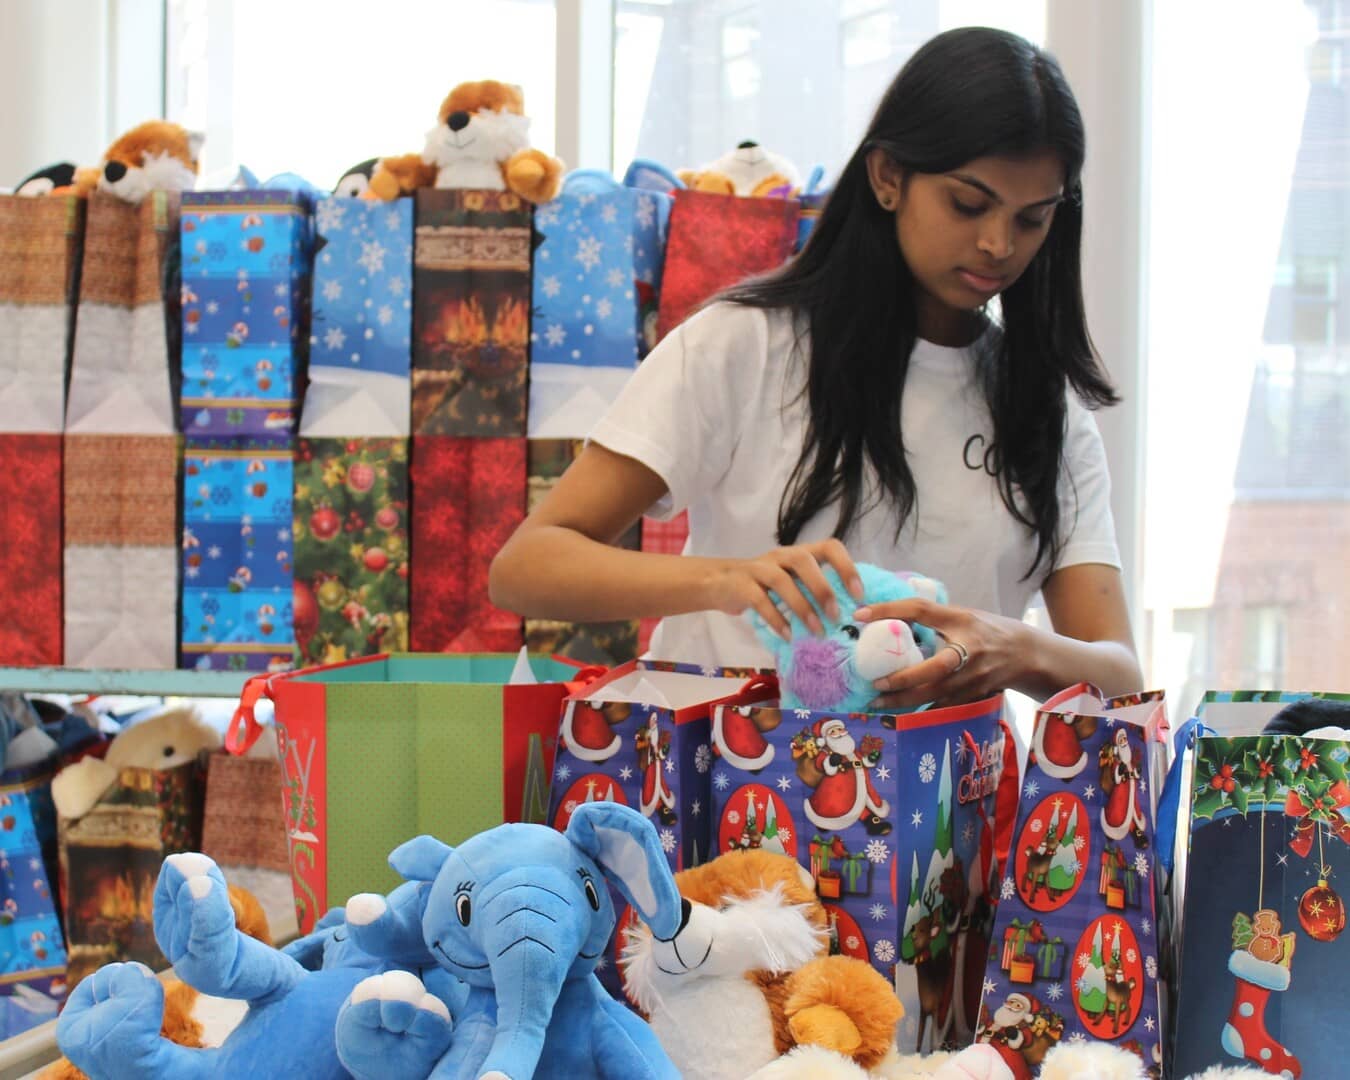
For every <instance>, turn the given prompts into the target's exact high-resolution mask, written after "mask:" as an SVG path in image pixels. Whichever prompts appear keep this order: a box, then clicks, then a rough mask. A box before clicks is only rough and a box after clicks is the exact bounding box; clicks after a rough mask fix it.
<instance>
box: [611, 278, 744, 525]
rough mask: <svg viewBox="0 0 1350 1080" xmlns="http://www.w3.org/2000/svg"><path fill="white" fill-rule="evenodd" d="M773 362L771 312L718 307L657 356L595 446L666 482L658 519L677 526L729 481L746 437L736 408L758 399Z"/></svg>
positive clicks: (680, 330)
mask: <svg viewBox="0 0 1350 1080" xmlns="http://www.w3.org/2000/svg"><path fill="white" fill-rule="evenodd" d="M766 354H767V330H766V323H765V316H764V313H763V312H761V311H758V310H755V309H752V308H743V307H736V306H733V305H729V304H715V305H713V306H711V307H709V308H707V309H706V310H704V311H702V312H700V313H699V314H697V315H695V316H694V317H693V318H692V319H689V320H688V321H686V322H684V323H682V324H681V325H680V326H678V327H676V328H675V329H674V330H673V331H671V333H670V334H668V335H667V336H666V337H665V339H664V340H662V341H661V343H660V344H659V345H657V346H656V348H654V349H653V350H652V351H651V353H650V354H649V355H648V356H647V358H646V359H645V360H644V361H643V362H642V363H641V365H640V366H639V367H638V369H637V371H635V372H634V373H633V376H632V378H631V379H629V380H628V382H627V384H625V386H624V388H623V390H622V391H621V392H620V394H619V397H618V398H617V400H615V402H614V404H613V405H612V406H611V407H610V409H609V411H608V412H607V413H606V414H605V415H604V417H602V418H601V420H600V422H599V423H598V424H597V425H596V426H595V428H594V430H593V431H592V432H591V435H590V441H592V442H595V443H598V444H599V445H601V446H603V447H605V448H606V449H608V450H612V451H614V452H615V453H616V454H623V455H624V456H625V457H630V458H633V459H635V460H636V461H640V462H641V463H642V464H643V465H646V466H647V468H649V469H651V470H652V472H654V473H656V475H657V476H659V477H661V479H662V480H664V481H665V484H666V488H667V491H668V494H667V495H666V496H665V497H663V498H662V499H661V500H660V501H659V502H658V503H657V504H656V505H655V506H654V507H652V508H651V509H650V510H648V514H649V515H650V516H651V517H654V518H657V519H658V520H669V519H670V518H672V517H674V516H675V515H677V514H679V513H680V512H681V511H683V510H686V509H688V507H689V504H690V503H691V502H692V501H694V500H695V499H696V498H698V497H699V495H700V494H701V493H703V492H706V491H708V490H710V489H711V488H712V487H713V486H714V485H716V483H717V482H718V481H719V480H720V479H721V478H722V477H723V476H724V475H725V474H726V472H727V469H728V467H729V466H730V464H731V456H732V453H733V451H734V449H735V447H736V442H737V440H738V438H739V435H740V431H739V423H738V418H739V416H740V414H741V412H742V410H738V409H737V407H736V402H738V401H740V402H744V401H746V400H747V399H748V396H749V395H752V394H753V393H754V392H755V386H756V384H757V383H758V382H759V380H760V379H761V378H762V376H763V371H764V366H765V362H766Z"/></svg>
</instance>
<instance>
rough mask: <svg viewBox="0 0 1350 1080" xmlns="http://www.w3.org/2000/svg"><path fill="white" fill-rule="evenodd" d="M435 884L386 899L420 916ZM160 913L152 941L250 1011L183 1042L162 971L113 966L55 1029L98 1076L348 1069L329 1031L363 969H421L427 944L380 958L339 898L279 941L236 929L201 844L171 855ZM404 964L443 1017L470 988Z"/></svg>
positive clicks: (335, 1073)
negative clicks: (221, 1035)
mask: <svg viewBox="0 0 1350 1080" xmlns="http://www.w3.org/2000/svg"><path fill="white" fill-rule="evenodd" d="M428 892H429V890H428V888H427V887H426V886H425V885H424V884H421V883H417V882H408V883H405V884H403V885H400V886H399V887H398V888H396V889H395V890H394V891H393V892H392V893H390V894H389V896H388V897H387V898H382V900H383V902H384V904H385V907H386V909H387V910H389V911H391V912H397V913H399V914H400V916H401V917H402V918H404V919H408V918H416V917H418V915H417V914H415V913H420V911H421V909H422V906H423V904H424V902H425V900H426V897H427V894H428ZM154 917H155V940H156V942H157V943H158V944H159V947H160V950H161V951H162V952H163V953H164V955H165V956H166V957H168V959H169V960H170V961H171V962H172V963H173V965H174V970H175V972H176V973H177V975H178V977H179V978H180V979H182V980H183V981H184V982H185V983H187V984H188V985H189V986H192V987H195V988H196V989H197V990H199V991H200V992H201V993H203V994H210V995H213V996H215V997H223V998H233V999H236V1000H242V1001H247V1002H248V1005H249V1009H248V1012H247V1013H246V1014H245V1016H244V1019H243V1020H242V1021H241V1022H240V1024H239V1026H238V1027H237V1028H235V1030H234V1031H233V1032H231V1033H230V1035H229V1037H228V1038H227V1039H226V1040H225V1041H224V1043H223V1044H222V1045H221V1046H220V1047H217V1048H212V1049H192V1048H188V1047H184V1046H179V1045H177V1044H176V1043H173V1042H170V1041H169V1040H168V1039H165V1038H162V1037H161V1036H160V1022H161V1020H162V1017H163V1012H164V988H163V985H162V984H161V983H160V981H159V979H157V978H156V977H155V976H154V974H153V973H152V972H151V971H150V969H149V968H147V967H145V966H144V965H143V964H135V963H130V964H108V965H107V966H105V967H102V968H100V969H99V970H98V971H96V972H94V973H93V974H92V975H90V976H88V977H87V978H86V979H84V980H83V981H82V982H81V983H80V984H79V985H78V986H77V987H76V988H75V990H74V992H73V993H72V994H71V997H70V1001H69V1002H68V1004H67V1005H66V1008H65V1011H64V1012H62V1014H61V1019H60V1021H59V1022H58V1024H57V1028H56V1038H57V1042H58V1043H59V1044H60V1047H61V1051H62V1052H63V1053H64V1054H65V1055H66V1057H68V1058H69V1059H70V1060H71V1061H72V1062H74V1063H75V1065H77V1066H78V1067H79V1068H80V1069H82V1070H83V1071H84V1072H85V1073H87V1074H88V1075H89V1076H91V1077H93V1078H95V1080H123V1078H126V1080H132V1078H142V1077H146V1076H172V1077H175V1078H179V1077H183V1078H189V1080H191V1078H195V1077H224V1076H257V1075H267V1076H285V1077H287V1078H288V1080H297V1078H313V1080H330V1078H339V1077H346V1076H347V1072H346V1070H345V1069H343V1067H342V1064H341V1062H340V1061H339V1060H338V1056H337V1049H336V1046H335V1043H334V1035H333V1032H334V1026H335V1024H336V1021H337V1016H338V1011H339V1009H340V1008H341V1007H342V1004H343V1002H344V1001H345V1000H346V998H347V996H348V995H349V994H350V993H351V992H352V990H353V988H354V987H356V986H357V985H358V984H359V983H360V982H361V980H362V979H364V978H367V977H368V976H370V975H372V974H376V973H382V972H388V971H391V970H394V969H398V968H399V965H400V963H402V962H405V961H406V962H408V964H409V967H412V968H414V969H415V968H417V966H418V965H417V961H418V960H419V958H420V957H421V956H422V955H423V954H424V952H425V950H418V951H417V952H416V953H413V954H409V953H400V952H399V950H398V947H397V946H398V943H397V942H396V941H390V942H388V945H389V948H388V950H387V951H386V952H382V953H381V954H380V955H378V956H377V955H372V954H370V953H367V952H365V951H363V950H362V949H361V947H360V946H359V944H358V943H357V942H356V941H355V940H354V939H353V938H352V936H351V935H350V933H348V928H347V926H346V921H345V915H344V912H343V910H342V909H341V908H334V909H333V910H332V911H330V912H328V914H327V915H325V916H324V917H323V919H321V920H320V921H319V923H318V925H317V927H316V928H315V930H314V932H313V933H312V934H309V935H307V936H305V937H303V938H301V939H299V940H298V941H295V942H293V943H292V944H290V945H288V946H287V947H286V948H285V949H284V950H278V949H273V948H271V947H270V946H267V945H264V944H262V942H260V941H256V940H254V939H253V938H251V937H248V936H246V935H244V934H242V933H240V932H239V930H238V928H237V927H236V926H235V919H234V911H233V909H232V908H231V907H230V902H229V896H228V893H227V891H226V886H225V879H224V877H223V876H222V875H221V872H220V869H219V867H217V866H216V864H215V863H214V862H212V861H211V860H210V859H209V858H207V857H206V856H205V855H200V854H197V853H195V852H189V853H184V854H180V855H170V856H169V857H168V858H167V859H165V860H164V865H163V866H162V867H161V868H160V873H159V881H158V882H157V884H156V886H155V900H154ZM399 973H401V974H402V975H403V976H404V977H405V978H406V979H410V980H412V981H413V982H416V983H417V984H418V986H419V988H421V993H422V994H423V995H425V996H426V998H427V1000H426V1001H425V1002H421V1004H422V1005H423V1007H425V1008H431V1009H435V1010H436V1011H437V1012H438V1014H439V1015H441V1016H442V1017H443V1018H444V1019H445V1020H446V1022H449V1018H450V1016H451V1010H452V1009H454V1008H458V1007H459V1006H461V1005H462V1003H463V1001H464V999H465V997H466V996H467V987H465V986H464V985H463V984H462V983H460V982H458V980H455V979H453V978H452V977H450V976H449V975H448V974H443V973H439V972H437V970H436V969H435V968H431V969H430V970H424V971H423V974H425V975H426V976H427V981H428V983H429V984H430V985H431V987H432V989H431V991H428V990H427V989H426V988H425V987H424V986H423V984H422V982H421V981H420V980H418V978H417V977H416V976H415V975H413V974H412V973H411V972H410V971H408V970H402V971H400V972H399ZM419 1000H420V999H419Z"/></svg>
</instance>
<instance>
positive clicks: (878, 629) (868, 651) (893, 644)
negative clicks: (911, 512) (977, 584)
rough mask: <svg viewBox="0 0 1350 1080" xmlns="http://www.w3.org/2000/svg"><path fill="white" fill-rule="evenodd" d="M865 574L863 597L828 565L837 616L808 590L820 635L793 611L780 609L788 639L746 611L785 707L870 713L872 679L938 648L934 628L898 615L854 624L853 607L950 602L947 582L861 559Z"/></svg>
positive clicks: (860, 570) (826, 570) (861, 571)
mask: <svg viewBox="0 0 1350 1080" xmlns="http://www.w3.org/2000/svg"><path fill="white" fill-rule="evenodd" d="M857 569H858V576H859V577H860V578H861V579H862V586H863V600H862V603H861V604H860V603H859V602H858V601H857V600H855V599H854V598H853V596H852V595H850V593H849V591H848V589H847V588H845V587H844V583H843V581H842V580H841V579H840V577H839V574H838V573H837V572H836V571H835V569H834V567H832V566H824V567H822V570H823V571H824V574H825V579H826V580H827V581H828V582H829V583H830V587H831V588H832V589H833V590H834V596H835V602H836V603H837V604H838V606H839V618H838V619H831V618H830V617H829V615H827V614H826V613H825V612H824V611H823V610H822V609H821V607H820V605H819V604H818V603H817V602H816V600H815V598H814V597H813V596H811V595H810V594H809V593H808V594H807V599H808V600H809V601H810V603H811V605H812V607H814V608H815V609H816V613H817V614H818V615H819V616H820V621H821V623H822V624H823V625H824V627H825V634H824V636H823V637H818V636H817V635H815V634H813V633H812V632H811V630H810V628H809V627H807V625H806V624H805V623H804V622H802V620H801V619H800V618H798V617H797V615H796V614H795V613H793V612H792V611H790V610H788V609H786V608H783V605H782V604H780V605H779V607H780V608H782V609H783V613H784V615H786V617H787V620H788V624H789V627H790V629H791V632H792V639H791V640H790V641H784V640H783V639H782V638H781V637H779V636H778V634H777V633H775V632H774V631H773V630H772V629H771V628H770V627H769V625H768V624H767V623H766V622H764V620H763V619H762V618H761V617H760V616H759V615H758V614H757V613H755V612H751V613H750V615H749V616H748V617H749V618H750V620H751V622H752V623H753V624H754V627H755V630H756V632H757V633H758V635H759V639H760V641H761V642H763V644H764V646H765V648H767V649H768V650H769V651H770V652H771V653H773V657H774V664H775V666H776V667H777V669H778V679H779V686H780V689H781V698H780V704H781V705H782V707H783V708H785V709H814V710H816V711H818V712H836V713H856V712H865V711H866V710H867V707H868V705H869V704H870V703H871V702H872V701H873V699H875V698H876V696H877V692H876V690H875V689H874V688H873V686H872V684H873V682H874V681H875V680H877V679H879V678H881V677H882V676H884V675H890V674H891V673H892V672H896V671H900V670H901V669H903V668H907V667H911V666H912V665H914V664H917V663H918V662H919V661H920V660H922V659H924V658H925V657H929V656H932V655H933V654H934V652H936V651H937V649H938V648H940V647H941V640H940V639H939V638H938V635H937V632H936V631H934V630H933V629H932V628H930V627H927V626H923V625H921V624H919V623H914V624H913V625H911V624H909V623H906V622H904V621H903V620H900V619H878V620H876V621H875V622H870V623H864V624H862V625H855V624H854V623H853V621H852V614H853V612H854V611H856V610H857V609H858V608H859V607H861V606H863V604H881V603H886V602H888V601H891V600H908V599H910V598H911V597H922V598H925V599H928V600H933V601H936V602H937V603H939V604H945V603H946V602H947V588H946V586H945V585H943V584H942V583H941V582H940V581H937V580H935V579H933V578H927V577H923V576H922V575H920V574H911V573H893V572H891V571H890V570H883V569H881V567H879V566H872V565H871V564H869V563H859V564H858V567H857Z"/></svg>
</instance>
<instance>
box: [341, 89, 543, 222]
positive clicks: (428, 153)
mask: <svg viewBox="0 0 1350 1080" xmlns="http://www.w3.org/2000/svg"><path fill="white" fill-rule="evenodd" d="M529 129H530V121H529V119H528V118H527V117H526V116H525V99H524V97H523V95H522V94H521V92H520V89H519V88H518V87H515V86H508V85H507V84H506V83H500V82H495V81H494V80H492V79H487V80H485V81H483V82H466V83H460V85H458V86H456V87H455V88H454V89H453V90H451V91H450V93H449V95H448V96H447V97H446V99H445V100H444V101H443V102H441V111H440V113H439V114H438V117H437V122H436V126H435V127H434V128H432V129H431V130H430V131H429V132H428V133H427V145H426V149H425V150H423V151H422V153H421V154H404V155H402V156H401V157H392V158H385V159H384V160H383V161H381V162H380V163H379V165H378V166H376V168H375V172H374V174H373V175H372V176H371V178H370V187H369V189H368V190H367V191H366V197H368V198H378V199H384V200H386V201H387V200H389V199H396V198H398V197H399V196H400V195H408V194H411V193H412V192H414V191H416V190H417V189H418V188H425V187H438V188H487V189H490V190H494V191H512V192H514V193H515V194H517V195H519V196H520V197H521V198H522V199H526V200H528V201H529V202H534V203H540V202H548V201H549V200H550V199H552V198H553V197H554V196H555V195H557V194H558V189H559V188H560V187H561V186H562V173H563V164H562V162H561V161H559V160H558V159H557V158H553V157H549V156H548V155H547V154H545V153H544V152H543V151H541V150H535V149H533V148H531V147H530V145H529Z"/></svg>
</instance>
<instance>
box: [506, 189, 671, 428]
mask: <svg viewBox="0 0 1350 1080" xmlns="http://www.w3.org/2000/svg"><path fill="white" fill-rule="evenodd" d="M670 203H671V198H670V196H669V195H668V194H666V193H665V192H660V191H646V190H639V189H637V188H634V187H630V186H628V185H627V184H621V183H619V182H618V181H616V180H615V179H614V178H613V177H612V176H610V175H609V174H607V173H603V172H598V171H595V170H578V171H576V172H572V173H570V174H568V176H567V178H566V180H565V181H564V183H563V188H562V192H561V193H560V194H559V196H558V198H556V199H555V200H554V201H553V202H550V203H545V204H544V205H543V206H540V207H539V208H538V210H537V211H536V212H535V216H534V228H535V236H536V238H537V246H536V248H535V252H534V278H533V287H534V303H533V318H532V330H531V334H530V401H529V434H530V437H531V438H535V439H565V438H574V439H580V438H584V437H586V436H587V435H589V434H590V431H591V428H593V427H594V426H595V424H596V422H597V421H598V420H599V419H600V417H601V416H602V415H603V414H604V412H605V410H606V409H607V408H608V407H609V405H610V403H611V402H612V401H613V400H614V399H615V397H617V396H618V393H619V391H620V390H621V389H622V388H623V385H624V383H625V382H626V381H627V380H628V376H629V375H631V374H632V373H633V369H634V368H636V367H637V365H638V361H639V360H640V359H641V358H642V357H644V356H646V355H647V352H648V350H650V348H651V347H652V345H654V344H655V342H656V297H657V295H658V294H659V292H660V287H661V265H662V261H663V258H664V255H665V246H666V226H667V223H668V222H669V219H670Z"/></svg>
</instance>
